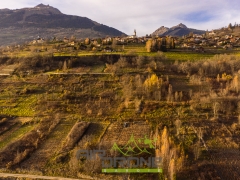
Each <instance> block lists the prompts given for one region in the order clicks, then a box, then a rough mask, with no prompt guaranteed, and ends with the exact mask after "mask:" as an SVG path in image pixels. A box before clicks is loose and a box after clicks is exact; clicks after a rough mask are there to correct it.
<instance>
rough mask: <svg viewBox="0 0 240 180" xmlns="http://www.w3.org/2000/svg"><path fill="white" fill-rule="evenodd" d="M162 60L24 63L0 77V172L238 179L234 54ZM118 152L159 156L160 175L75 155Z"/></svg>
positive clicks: (239, 107)
mask: <svg viewBox="0 0 240 180" xmlns="http://www.w3.org/2000/svg"><path fill="white" fill-rule="evenodd" d="M170 55H171V54H170V52H169V55H166V56H165V55H164V54H163V53H158V54H157V55H156V56H149V57H144V56H132V55H131V56H114V57H113V56H109V57H107V56H106V59H104V58H103V57H99V58H97V59H94V57H91V58H89V57H86V59H84V58H79V59H78V58H76V57H75V58H67V59H66V58H59V59H58V58H53V59H48V58H46V57H42V59H41V57H38V58H40V59H37V60H36V59H33V60H32V59H23V60H22V61H23V62H22V64H21V65H19V67H17V66H14V67H15V68H16V70H15V71H14V73H13V74H12V75H9V76H1V77H0V84H1V85H0V92H1V93H0V162H1V163H0V171H1V172H9V171H10V172H14V173H28V174H38V175H49V176H62V177H72V178H83V177H94V178H102V179H107V178H109V179H119V180H120V179H126V178H130V179H164V178H165V179H170V180H174V179H180V180H186V179H194V180H195V179H206V180H207V179H209V180H211V179H233V180H234V179H239V177H240V174H239V173H238V169H239V168H240V167H239V160H240V159H239V155H240V151H239V142H240V118H239V117H240V115H239V114H240V101H239V99H238V97H239V88H240V81H239V80H240V77H239V73H238V70H239V69H240V65H239V61H240V59H239V56H233V55H221V56H214V57H212V58H209V59H205V60H198V61H175V62H173V60H172V59H171V58H170V59H168V56H170ZM174 58H175V57H174ZM205 58H207V57H205ZM35 60H36V64H38V67H37V68H36V69H35V70H34V71H31V72H30V70H31V68H32V67H31V66H30V65H29V66H28V64H30V63H33V62H32V61H35ZM95 61H96V62H95ZM41 63H43V64H41ZM216 63H217V65H216ZM33 64H34V63H33ZM60 66H61V67H62V68H61V69H60V70H59V67H60ZM46 67H47V68H46ZM28 68H30V69H28ZM47 69H48V70H47ZM131 143H132V144H131ZM124 148H125V149H124ZM126 148H129V149H130V150H132V151H131V153H132V154H134V152H138V151H137V150H141V153H143V154H141V155H142V156H143V157H147V156H148V155H149V154H151V155H152V156H156V157H162V158H163V163H162V165H161V168H162V169H163V173H160V174H142V175H139V174H104V173H101V161H100V160H99V159H95V160H89V159H84V158H80V160H79V159H77V158H76V153H77V151H78V150H80V149H81V150H94V149H104V150H106V151H107V156H112V157H114V156H116V155H119V156H123V155H124V154H123V153H125V152H127V151H126ZM129 149H128V150H129ZM118 150H123V153H120V152H119V151H118ZM131 153H130V154H131ZM144 153H145V154H144ZM127 155H129V154H127Z"/></svg>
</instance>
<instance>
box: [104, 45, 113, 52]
mask: <svg viewBox="0 0 240 180" xmlns="http://www.w3.org/2000/svg"><path fill="white" fill-rule="evenodd" d="M103 51H104V52H112V51H113V49H112V48H110V47H108V46H107V47H105V48H104V49H103Z"/></svg>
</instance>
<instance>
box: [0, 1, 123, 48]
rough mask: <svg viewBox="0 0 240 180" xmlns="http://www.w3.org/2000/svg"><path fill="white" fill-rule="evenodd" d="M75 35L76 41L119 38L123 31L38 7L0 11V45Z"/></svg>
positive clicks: (47, 7) (51, 8) (83, 18)
mask: <svg viewBox="0 0 240 180" xmlns="http://www.w3.org/2000/svg"><path fill="white" fill-rule="evenodd" d="M59 30H61V35H60V37H64V36H66V37H68V36H71V35H74V36H75V37H77V38H85V37H106V36H121V35H125V34H124V33H123V32H121V31H119V30H117V29H114V28H112V27H109V26H106V25H103V24H99V23H97V22H95V21H93V20H91V19H89V18H87V17H80V16H72V15H66V14H63V13H61V12H60V11H59V10H58V9H56V8H54V7H52V6H49V5H43V4H39V5H37V6H36V7H33V8H22V9H16V10H10V9H0V32H1V35H0V45H7V44H13V43H21V42H25V41H28V40H32V39H33V38H32V37H36V36H38V35H41V36H42V37H46V38H47V37H53V36H57V35H58V36H59V32H60V31H59ZM62 32H64V33H62Z"/></svg>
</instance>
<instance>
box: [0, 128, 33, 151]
mask: <svg viewBox="0 0 240 180" xmlns="http://www.w3.org/2000/svg"><path fill="white" fill-rule="evenodd" d="M32 129H33V126H32V125H29V124H28V125H23V126H21V127H20V128H19V129H17V130H15V131H13V132H12V133H11V134H9V136H8V137H7V138H5V139H4V140H3V141H1V142H0V149H1V148H4V147H5V146H6V145H7V144H8V143H10V142H13V141H15V140H17V139H19V138H21V137H22V136H23V135H24V134H26V133H27V132H29V131H30V130H32Z"/></svg>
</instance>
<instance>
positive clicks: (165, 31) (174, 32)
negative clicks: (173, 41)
mask: <svg viewBox="0 0 240 180" xmlns="http://www.w3.org/2000/svg"><path fill="white" fill-rule="evenodd" d="M190 32H193V33H194V34H204V33H205V31H203V30H197V29H192V28H188V27H187V26H186V25H184V24H182V23H180V24H178V25H176V26H173V27H171V28H167V27H164V26H161V27H160V28H159V29H157V30H156V31H154V32H153V33H152V35H154V36H156V35H159V36H183V35H188V34H189V33H190Z"/></svg>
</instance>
